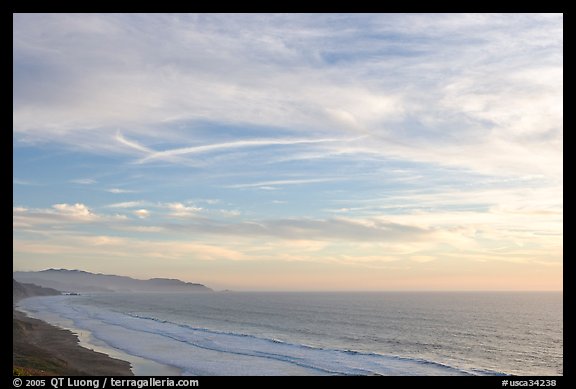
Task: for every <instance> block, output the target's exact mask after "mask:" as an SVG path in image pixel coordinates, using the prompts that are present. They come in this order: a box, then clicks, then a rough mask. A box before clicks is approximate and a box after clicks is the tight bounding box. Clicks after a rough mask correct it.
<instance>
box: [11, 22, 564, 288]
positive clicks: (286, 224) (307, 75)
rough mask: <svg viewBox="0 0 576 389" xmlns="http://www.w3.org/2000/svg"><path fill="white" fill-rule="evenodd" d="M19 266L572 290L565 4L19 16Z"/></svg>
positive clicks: (323, 283)
mask: <svg viewBox="0 0 576 389" xmlns="http://www.w3.org/2000/svg"><path fill="white" fill-rule="evenodd" d="M13 58H14V60H13V79H14V89H13V135H14V141H13V160H14V170H13V194H14V200H13V222H14V227H13V249H14V256H13V265H14V270H42V269H46V268H68V269H82V270H86V271H92V272H101V273H114V274H121V275H127V276H132V277H136V278H151V277H171V278H179V279H182V280H185V281H191V282H200V283H203V284H206V285H208V286H210V287H212V288H214V289H234V290H367V291H370V290H562V271H563V262H562V256H563V241H562V239H563V199H562V196H563V176H562V174H563V162H562V157H563V20H562V15H558V14H505V15H499V14H368V15H366V14H312V15H308V14H289V15H277V14H274V15H266V14H255V15H253V14H241V15H232V14H230V15H229V14H202V15H183V14H178V15H165V14H104V15H100V14H15V15H14V34H13Z"/></svg>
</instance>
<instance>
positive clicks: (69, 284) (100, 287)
mask: <svg viewBox="0 0 576 389" xmlns="http://www.w3.org/2000/svg"><path fill="white" fill-rule="evenodd" d="M13 276H14V279H15V280H16V281H18V282H26V283H32V284H36V285H40V286H42V287H46V288H53V289H57V290H60V291H63V292H73V293H76V292H212V289H210V288H208V287H206V286H205V285H202V284H195V283H191V282H184V281H180V280H177V279H168V278H152V279H150V280H140V279H136V278H131V277H127V276H117V275H110V274H100V273H90V272H86V271H82V270H67V269H47V270H42V271H37V272H35V271H32V272H20V271H17V272H14V273H13Z"/></svg>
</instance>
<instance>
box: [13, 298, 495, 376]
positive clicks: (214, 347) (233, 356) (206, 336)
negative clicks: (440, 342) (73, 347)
mask: <svg viewBox="0 0 576 389" xmlns="http://www.w3.org/2000/svg"><path fill="white" fill-rule="evenodd" d="M20 306H21V307H22V308H23V309H24V310H26V311H30V312H34V315H35V316H36V317H38V318H40V319H44V320H46V321H49V322H50V321H52V322H54V321H56V322H57V321H58V320H56V318H60V319H62V318H64V319H67V320H70V321H72V322H73V323H74V326H75V327H77V328H79V329H84V330H88V331H90V332H91V333H92V334H93V336H94V337H96V338H97V339H99V340H100V341H103V342H105V343H107V344H108V345H110V346H112V347H114V348H117V349H120V350H122V351H125V352H127V353H129V354H132V355H136V356H139V357H143V358H146V359H150V360H153V361H156V362H158V363H162V364H167V365H171V366H175V367H178V368H180V369H182V371H183V372H184V374H189V375H466V374H481V373H482V372H472V371H465V370H462V369H457V368H455V367H451V366H447V365H444V364H440V363H436V362H432V361H427V360H424V359H414V358H401V357H397V356H388V355H381V354H376V353H366V352H357V351H353V350H337V349H329V348H319V347H311V346H307V345H304V344H295V343H288V342H284V341H280V340H277V339H272V338H270V339H268V338H265V337H257V336H253V335H248V334H242V333H234V332H223V331H215V330H210V329H205V328H194V327H191V326H188V325H183V324H177V323H173V322H170V321H166V320H163V319H159V318H156V317H153V316H151V315H142V314H134V313H129V312H126V313H123V312H115V311H112V310H109V309H103V308H100V307H95V306H91V305H84V304H78V303H76V301H75V300H74V296H50V297H37V298H30V299H26V300H23V301H22V302H21V303H20ZM491 373H492V374H493V372H491Z"/></svg>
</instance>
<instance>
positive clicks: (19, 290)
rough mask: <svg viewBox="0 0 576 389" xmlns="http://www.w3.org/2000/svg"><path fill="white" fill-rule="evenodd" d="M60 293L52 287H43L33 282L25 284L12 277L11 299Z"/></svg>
mask: <svg viewBox="0 0 576 389" xmlns="http://www.w3.org/2000/svg"><path fill="white" fill-rule="evenodd" d="M59 294H61V293H60V291H58V290H56V289H52V288H44V287H42V286H38V285H34V284H25V283H21V282H18V281H16V280H15V279H12V300H13V302H17V301H19V300H22V299H23V298H26V297H32V296H54V295H59Z"/></svg>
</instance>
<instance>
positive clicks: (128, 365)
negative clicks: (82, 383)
mask: <svg viewBox="0 0 576 389" xmlns="http://www.w3.org/2000/svg"><path fill="white" fill-rule="evenodd" d="M12 316H13V340H12V344H13V346H12V365H13V374H15V375H16V374H18V375H32V376H33V375H64V376H70V375H87V376H173V375H181V374H182V371H181V370H180V369H178V368H176V367H173V366H168V365H163V364H159V363H157V362H154V361H151V360H148V359H144V358H141V357H138V356H133V355H130V354H127V353H125V352H123V351H121V350H117V349H114V348H112V347H110V346H108V345H106V344H104V343H102V342H98V340H97V339H94V338H93V337H92V334H91V333H90V332H89V331H85V330H80V329H77V328H74V327H71V326H68V325H61V324H60V323H58V324H51V323H49V322H46V321H44V320H42V319H39V318H35V317H33V315H31V313H30V312H26V311H25V310H21V308H19V307H17V306H16V303H14V304H13V307H12Z"/></svg>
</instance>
